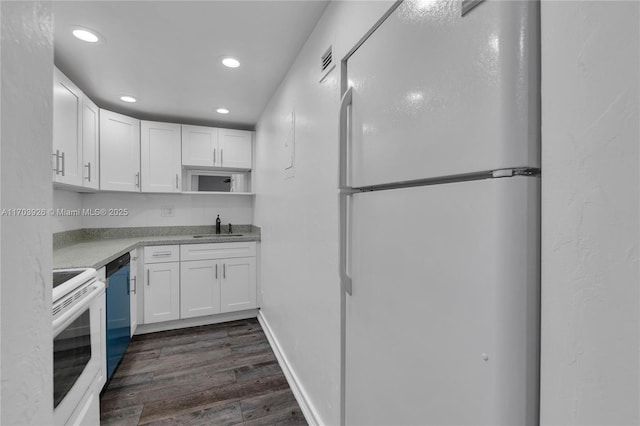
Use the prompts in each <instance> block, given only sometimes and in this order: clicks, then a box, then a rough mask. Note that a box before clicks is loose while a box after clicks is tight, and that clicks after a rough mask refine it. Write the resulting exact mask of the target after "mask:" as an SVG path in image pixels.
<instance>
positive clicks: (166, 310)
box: [144, 262, 180, 324]
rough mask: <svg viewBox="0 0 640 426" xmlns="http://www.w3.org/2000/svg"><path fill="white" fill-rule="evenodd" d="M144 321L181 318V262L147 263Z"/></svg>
mask: <svg viewBox="0 0 640 426" xmlns="http://www.w3.org/2000/svg"><path fill="white" fill-rule="evenodd" d="M144 275H145V276H144V322H145V324H151V323H154V322H162V321H171V320H176V319H179V318H180V263H179V262H166V263H151V264H145V271H144Z"/></svg>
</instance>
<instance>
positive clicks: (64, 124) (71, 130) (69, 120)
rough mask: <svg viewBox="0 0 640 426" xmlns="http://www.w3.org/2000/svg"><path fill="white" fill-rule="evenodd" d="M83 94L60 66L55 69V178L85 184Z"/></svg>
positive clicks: (76, 184) (70, 183) (71, 183)
mask: <svg viewBox="0 0 640 426" xmlns="http://www.w3.org/2000/svg"><path fill="white" fill-rule="evenodd" d="M82 97H83V94H82V92H81V91H80V89H78V87H77V86H76V85H75V84H73V82H72V81H71V80H69V79H68V78H67V77H66V76H65V75H64V74H62V72H60V70H58V69H57V68H54V72H53V159H52V160H53V167H52V169H53V181H54V182H58V183H63V184H68V185H75V186H82V181H83V179H82V137H81V134H82V133H81V132H82Z"/></svg>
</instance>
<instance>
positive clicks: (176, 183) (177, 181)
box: [176, 173, 178, 189]
mask: <svg viewBox="0 0 640 426" xmlns="http://www.w3.org/2000/svg"><path fill="white" fill-rule="evenodd" d="M176 189H178V174H177V173H176Z"/></svg>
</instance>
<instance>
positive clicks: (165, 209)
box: [160, 206, 173, 217]
mask: <svg viewBox="0 0 640 426" xmlns="http://www.w3.org/2000/svg"><path fill="white" fill-rule="evenodd" d="M160 216H162V217H173V206H162V207H160Z"/></svg>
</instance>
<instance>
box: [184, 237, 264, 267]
mask: <svg viewBox="0 0 640 426" xmlns="http://www.w3.org/2000/svg"><path fill="white" fill-rule="evenodd" d="M255 255H256V243H255V241H245V242H240V243H208V244H184V245H181V246H180V260H181V261H183V262H184V261H189V260H208V259H229V258H233V257H252V256H255Z"/></svg>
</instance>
